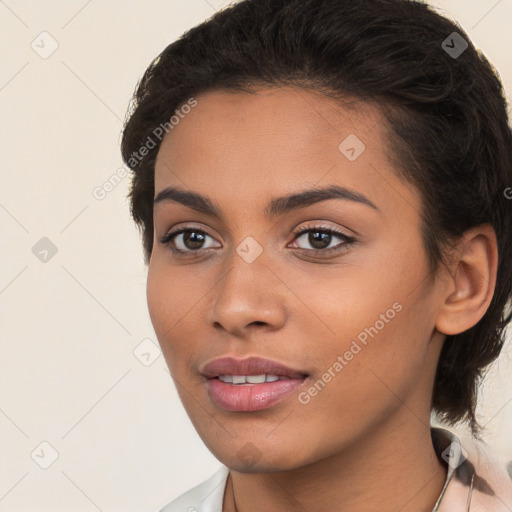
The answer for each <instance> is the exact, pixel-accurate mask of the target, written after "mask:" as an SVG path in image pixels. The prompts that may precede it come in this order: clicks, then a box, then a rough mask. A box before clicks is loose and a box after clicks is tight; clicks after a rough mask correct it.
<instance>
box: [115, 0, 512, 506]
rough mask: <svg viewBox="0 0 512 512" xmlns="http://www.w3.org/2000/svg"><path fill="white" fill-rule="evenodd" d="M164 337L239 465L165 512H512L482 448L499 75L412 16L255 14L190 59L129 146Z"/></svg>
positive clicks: (176, 374) (149, 108) (377, 11)
mask: <svg viewBox="0 0 512 512" xmlns="http://www.w3.org/2000/svg"><path fill="white" fill-rule="evenodd" d="M122 153H123V158H124V160H125V162H126V163H127V165H128V166H129V167H130V168H131V169H132V170H133V182H132V189H131V194H130V198H131V205H132V215H133V218H134V219H135V221H136V222H137V223H138V225H139V226H140V227H141V229H142V235H143V241H144V249H145V256H146V262H147V263H148V265H149V269H148V282H147V297H148V306H149V312H150V315H151V320H152V323H153V325H154V328H155V332H156V335H157V337H158V340H159V343H160V345H161V348H162V351H163V353H164V356H165V359H166V362H167V364H168V367H169V369H170V372H171V375H172V377H173V379H174V382H175V383H176V386H177V390H178V392H179V395H180V398H181V400H182V403H183V405H184V407H185V409H186V411H187V413H188V415H189V417H190V419H191V421H192V422H193V424H194V426H195V428H196V429H197V432H198V433H199V435H200V436H201V438H202V440H203V441H204V443H205V444H206V446H207V447H208V448H209V449H210V450H211V452H212V453H213V455H214V456H215V457H217V458H218V460H219V461H221V462H222V464H223V466H222V468H221V469H220V470H219V471H218V472H217V473H215V474H214V475H213V476H212V477H211V478H210V479H208V480H207V481H206V482H203V483H202V484H200V485H199V486H197V487H195V488H194V489H191V490H190V491H188V492H186V493H185V494H184V495H182V496H181V497H179V498H178V499H176V500H174V501H173V502H172V503H170V504H169V505H168V506H166V507H165V508H164V509H163V511H165V512H171V511H204V512H206V511H209V512H220V511H224V512H234V511H238V512H254V511H261V510H264V511H265V512H278V511H279V512H282V511H291V510H293V511H312V512H313V511H315V512H324V511H334V510H336V511H350V512H363V511H364V512H368V511H370V512H374V511H379V512H397V511H401V512H423V511H426V512H430V511H443V512H458V511H471V512H474V511H477V510H486V511H498V510H499V511H501V510H503V511H506V510H512V497H511V490H510V483H509V482H508V479H507V477H506V476H505V473H504V472H502V471H501V470H500V469H499V468H491V469H489V466H488V465H486V464H484V463H482V461H478V460H472V459H471V457H469V456H468V453H467V452H468V451H467V450H465V448H464V446H461V443H460V442H459V440H458V439H457V437H455V436H454V435H453V434H451V433H450V432H449V431H448V430H445V429H440V428H433V427H431V424H430V418H431V413H432V412H433V413H435V414H437V416H438V417H439V418H441V419H443V420H444V421H445V422H446V423H448V424H455V423H457V422H463V421H465V422H467V423H468V425H469V426H470V427H471V430H472V432H473V433H474V434H475V435H477V433H478V428H479V426H478V423H477V421H476V417H475V406H476V399H477V385H478V383H479V378H480V377H481V375H482V371H483V370H484V368H486V367H487V366H488V365H489V364H490V363H491V362H492V361H493V360H495V359H496V357H497V356H498V354H499V353H500V350H501V348H502V346H503V343H504V329H505V327H506V325H507V323H508V322H509V320H510V316H511V312H510V297H511V292H512V237H511V236H510V234H511V233H512V201H511V199H510V198H511V197H512V189H511V188H510V187H511V185H512V137H511V132H510V128H509V126H508V125H507V113H506V106H505V100H504V94H503V90H502V86H501V84H500V81H499V79H498V78H497V76H496V74H495V73H494V71H493V69H492V67H491V65H490V64H489V63H488V62H487V60H486V59H485V57H484V56H483V55H482V54H479V53H478V52H477V51H476V50H475V48H474V47H473V45H472V44H471V42H470V40H469V38H468V36H467V35H466V34H465V33H464V32H463V31H462V30H461V29H460V28H459V27H458V26H456V25H454V24H453V23H452V22H450V21H448V20H447V19H445V18H443V17H441V16H439V15H438V14H436V13H435V12H434V11H433V10H432V9H431V8H430V7H428V6H427V5H425V4H423V3H418V2H413V1H405V0H358V1H348V0H242V1H240V2H238V3H236V4H234V5H232V6H230V7H229V8H227V9H225V10H223V11H220V12H218V13H217V14H216V15H215V16H213V17H212V18H211V19H209V20H208V21H206V22H204V23H202V24H200V25H199V26H197V27H195V28H193V29H191V30H189V31H188V32H187V33H186V34H184V35H183V36H182V37H181V38H180V39H179V40H178V41H176V42H174V43H172V44H171V45H169V46H168V47H167V48H166V49H165V50H164V51H163V52H162V53H161V54H160V55H159V56H158V57H157V58H156V59H155V60H154V61H153V62H152V63H151V65H150V66H149V68H148V69H147V71H146V73H145V74H144V77H143V78H142V80H141V82H140V83H139V85H138V88H137V91H136V94H135V98H134V103H133V109H132V111H131V113H130V117H129V119H128V121H127V124H126V126H125V130H124V133H123V140H122Z"/></svg>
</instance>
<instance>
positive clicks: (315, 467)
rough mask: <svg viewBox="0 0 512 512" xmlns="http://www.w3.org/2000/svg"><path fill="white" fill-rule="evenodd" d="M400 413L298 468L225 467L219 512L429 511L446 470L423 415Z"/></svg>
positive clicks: (408, 412)
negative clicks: (346, 446) (346, 445)
mask: <svg viewBox="0 0 512 512" xmlns="http://www.w3.org/2000/svg"><path fill="white" fill-rule="evenodd" d="M401 416H402V418H396V419H395V421H393V422H391V423H390V424H388V425H380V426H379V427H378V428H376V429H375V431H374V432H371V433H365V435H364V436H362V438H361V439H359V440H358V441H357V442H355V443H354V444H352V445H351V446H350V448H349V449H345V450H342V451H341V452H340V453H337V454H335V455H333V456H330V457H329V458H326V459H322V460H319V461H316V462H314V463H312V464H309V465H307V466H303V467H300V468H298V469H294V470H288V471H283V472H272V473H239V472H236V471H230V476H229V478H228V482H227V485H226V491H225V497H224V512H259V511H261V510H265V511H266V512H282V511H283V510H304V511H307V510H315V511H316V512H327V511H329V512H333V511H338V512H344V511H350V512H368V510H379V512H396V511H397V510H400V512H431V510H432V508H433V506H434V504H435V502H436V500H437V498H438V496H439V495H440V493H441V490H442V488H443V485H444V482H445V479H446V469H445V468H444V467H443V466H442V465H441V464H440V463H439V461H438V459H437V457H436V454H435V452H434V448H433V446H432V441H431V437H430V428H429V426H428V425H429V422H428V418H427V421H426V422H422V421H421V420H419V419H418V418H417V417H416V416H414V415H413V414H412V413H411V411H410V410H408V409H406V408H403V410H402V413H401ZM405 420H406V421H405Z"/></svg>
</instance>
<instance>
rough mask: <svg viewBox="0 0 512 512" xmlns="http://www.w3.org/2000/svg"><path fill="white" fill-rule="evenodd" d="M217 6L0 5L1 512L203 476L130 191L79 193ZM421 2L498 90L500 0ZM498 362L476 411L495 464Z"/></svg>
mask: <svg viewBox="0 0 512 512" xmlns="http://www.w3.org/2000/svg"><path fill="white" fill-rule="evenodd" d="M227 3H228V2H227V1H220V0H219V1H215V0H165V1H164V0H150V1H146V2H135V1H126V0H108V1H105V0H104V1H100V0H92V1H88V2H87V1H84V0H73V1H67V2H62V1H61V2H58V1H56V0H47V1H45V2H37V1H35V0H33V1H28V0H25V1H16V0H6V1H0V20H1V21H0V23H1V27H0V52H1V55H0V62H1V70H0V109H1V110H0V115H1V119H2V128H1V141H2V149H1V154H0V155H1V156H0V158H1V166H2V173H1V183H0V226H1V238H2V247H3V250H2V251H1V252H0V258H1V265H0V269H1V270H0V272H1V275H0V315H1V318H0V321H1V323H0V329H1V357H0V365H1V368H0V434H1V435H0V454H1V455H0V512H7V511H8V512H12V511H17V512H28V511H31V512H33V511H36V512H42V511H52V512H58V511H73V510H80V511H82V512H88V511H95V510H100V511H105V512H106V511H123V512H130V511H133V512H135V511H138V512H140V511H143V510H144V511H156V510H158V509H159V508H160V507H161V506H163V505H164V504H165V503H167V502H168V501H170V500H171V498H173V497H174V496H176V495H177V494H178V493H180V492H182V491H184V490H186V489H187V488H189V487H191V486H192V485H193V484H194V483H197V482H199V481H201V480H203V479H205V478H206V477H208V476H209V475H210V474H211V473H212V472H213V471H214V470H215V469H216V468H217V467H219V462H218V461H217V460H216V459H215V458H214V457H213V456H212V455H211V454H210V453H209V452H208V450H207V449H206V448H205V447H204V445H203V444H202V442H201V441H200V439H199V437H198V436H197V434H196V433H195V430H194V429H193V427H192V425H191V424H190V422H189V420H188V418H187V416H186V414H185V412H184V410H183V408H182V406H181V404H180V402H179V400H178V397H177V394H176V391H175V389H174V385H173V383H172V379H171V378H170V376H169V373H168V371H167V368H166V366H165V362H164V360H163V357H162V356H161V355H160V354H159V349H158V348H157V345H156V338H155V335H154V332H153V329H152V326H151V323H150V320H149V316H148V314H147V309H146V299H145V273H146V269H145V267H144V264H143V259H142V249H141V246H140V242H139V237H138V233H137V231H136V229H135V227H134V225H133V224H132V223H131V221H130V219H129V214H128V202H127V200H126V194H127V191H128V185H129V178H127V177H124V178H123V179H121V180H120V183H119V184H118V185H117V186H116V187H115V188H114V189H113V190H111V191H109V192H108V193H107V194H106V196H105V197H104V198H103V199H101V200H99V199H96V198H95V197H94V195H93V190H94V189H95V187H98V186H101V185H102V184H103V183H104V182H105V181H107V180H108V179H109V178H110V177H111V176H112V175H113V174H116V172H117V170H118V169H119V168H120V166H121V165H122V161H121V158H120V154H119V140H120V131H121V127H122V120H123V118H124V115H125V112H126V109H127V106H128V102H129V99H130V97H131V94H132V92H133V89H134V87H135V84H136V82H137V80H138V79H139V78H140V76H141V75H142V73H143V71H144V70H145V68H146V66H147V65H148V64H149V62H150V60H151V59H152V58H153V57H155V56H156V55H157V54H158V53H159V52H160V51H161V50H162V49H163V48H164V47H165V46H166V45H167V44H168V43H170V42H171V41H173V40H174V39H176V38H177V37H178V36H179V35H180V34H181V33H182V32H184V31H185V30H186V29H188V28H190V27H192V26H193V25H195V24H197V23H199V22H201V21H202V20H204V19H205V18H207V17H209V16H210V15H211V14H212V13H213V12H214V11H215V10H216V9H219V8H221V7H222V6H223V5H226V4H227ZM436 5H438V6H440V7H442V9H443V11H444V12H445V13H446V14H447V15H449V16H450V17H452V18H455V19H457V20H458V21H459V22H460V24H461V25H462V26H463V27H464V28H465V29H466V30H467V31H468V32H469V34H470V36H471V37H472V38H473V41H474V42H475V44H476V45H477V46H478V47H480V48H481V49H482V50H483V51H484V52H485V53H486V54H487V56H488V57H489V58H490V60H491V61H492V62H493V63H494V64H495V66H496V67H497V69H498V70H499V71H500V73H501V76H502V79H503V81H504V84H505V86H506V88H507V90H508V91H509V93H510V91H512V65H511V60H510V47H511V46H512V32H511V31H510V20H511V19H512V0H500V1H497V0H478V1H477V0H473V1H467V0H444V1H441V0H439V1H437V2H436ZM43 31H46V32H47V33H48V34H43V35H41V33H42V32H43ZM57 44H58V47H57V48H56V50H55V51H54V53H52V54H51V55H48V54H49V53H50V52H51V50H52V49H53V47H54V46H56V45H57ZM43 57H46V58H43ZM118 174H119V175H121V174H122V173H121V172H120V173H118ZM511 185H512V184H511ZM43 237H46V238H48V239H49V240H51V242H52V244H53V245H54V246H55V248H56V249H57V252H56V254H55V255H52V252H51V248H49V245H48V241H43V242H39V241H40V239H41V238H43ZM38 242H39V243H40V244H42V245H41V246H36V247H37V250H35V252H36V253H38V252H39V254H38V257H36V255H35V254H34V253H33V252H32V248H33V247H34V246H35V245H36V243H38ZM45 244H46V245H45ZM6 249H7V250H6ZM45 250H48V251H49V252H48V253H44V251H45ZM41 251H42V252H41ZM44 257H46V259H47V261H46V262H43V261H40V259H39V258H44ZM141 343H142V345H140V344H141ZM141 354H144V355H141ZM511 354H512V350H511V348H510V344H509V345H508V346H507V351H506V352H505V353H504V354H503V355H502V357H501V359H500V364H499V365H498V366H496V367H495V368H494V369H493V371H492V372H491V374H490V379H489V380H488V382H487V384H486V387H485V389H484V400H483V403H484V406H483V407H482V408H481V409H480V413H481V415H482V420H483V423H484V424H486V425H487V427H488V431H487V434H486V439H487V441H488V443H489V445H490V446H491V447H492V448H493V450H495V452H496V453H497V454H498V455H499V456H502V457H503V458H504V459H512V435H511V434H510V431H511V426H512V378H511V371H510V370H511V368H512V365H511V363H510V359H511V357H510V356H511ZM41 443H45V444H41ZM57 454H58V458H57V459H56V460H55V461H54V462H53V463H52V459H53V458H55V456H57ZM42 466H48V467H47V468H46V469H43V467H42Z"/></svg>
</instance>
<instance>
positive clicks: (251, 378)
mask: <svg viewBox="0 0 512 512" xmlns="http://www.w3.org/2000/svg"><path fill="white" fill-rule="evenodd" d="M245 380H246V381H247V382H248V383H249V384H262V383H263V382H265V374H264V373H263V374H262V375H247V377H246V378H245Z"/></svg>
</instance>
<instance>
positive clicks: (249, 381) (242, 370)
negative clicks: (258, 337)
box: [201, 357, 309, 412]
mask: <svg viewBox="0 0 512 512" xmlns="http://www.w3.org/2000/svg"><path fill="white" fill-rule="evenodd" d="M201 374H202V375H203V376H204V377H206V378H207V381H206V385H207V390H208V396H209V397H210V399H211V400H212V401H213V402H214V404H215V405H217V406H218V407H220V408H222V409H224V410H227V411H240V412H242V411H245V412H249V411H259V410H263V409H268V408H269V407H271V406H273V405H275V404H276V403H278V402H281V401H282V400H284V399H285V398H288V397H289V396H290V395H291V394H292V393H293V392H294V391H296V390H297V389H298V388H300V387H301V386H302V385H303V384H304V382H305V381H306V379H307V378H308V377H309V374H308V373H306V372H303V371H300V370H295V369H293V368H290V367H288V366H286V365H283V364H282V363H279V362H277V361H273V360H271V359H264V358H260V357H249V358H246V359H236V358H233V357H223V358H220V359H215V360H214V361H212V362H210V363H208V364H207V365H205V366H204V367H203V368H202V370H201Z"/></svg>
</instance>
